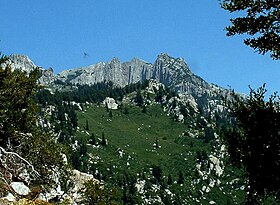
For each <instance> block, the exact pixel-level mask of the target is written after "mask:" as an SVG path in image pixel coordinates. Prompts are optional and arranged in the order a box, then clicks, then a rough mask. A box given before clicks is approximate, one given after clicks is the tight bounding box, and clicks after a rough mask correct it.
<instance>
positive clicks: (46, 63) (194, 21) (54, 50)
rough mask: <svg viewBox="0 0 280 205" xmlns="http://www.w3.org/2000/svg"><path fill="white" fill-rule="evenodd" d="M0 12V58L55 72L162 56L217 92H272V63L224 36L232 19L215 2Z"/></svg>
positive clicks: (162, 0)
mask: <svg viewBox="0 0 280 205" xmlns="http://www.w3.org/2000/svg"><path fill="white" fill-rule="evenodd" d="M1 7H2V9H1V17H2V18H1V32H0V40H1V41H0V51H1V52H3V53H4V54H6V55H10V54H24V55H28V56H29V57H30V59H31V60H32V61H33V62H34V63H35V64H36V65H39V66H42V67H44V68H48V67H53V68H54V70H55V72H56V73H58V72H60V71H61V70H64V69H71V68H76V67H82V66H86V65H90V64H95V63H97V62H100V61H105V62H107V61H110V60H111V59H112V58H113V57H118V58H119V59H120V60H121V61H129V60H131V59H132V58H133V57H138V58H140V59H143V60H145V61H147V62H151V63H153V62H154V61H155V59H156V57H157V55H158V54H160V53H168V54H170V55H171V56H173V57H183V58H184V59H185V60H186V62H187V63H188V65H189V67H190V68H191V70H192V71H193V72H194V73H195V74H197V75H199V76H201V77H202V78H204V79H205V80H206V81H208V82H211V83H215V84H218V85H220V86H222V87H227V86H228V85H230V86H231V87H232V88H234V89H235V90H237V91H239V92H243V93H248V91H249V89H248V85H251V86H252V87H254V88H256V87H259V86H261V85H262V84H263V83H267V88H268V90H269V91H271V92H272V91H280V85H279V77H280V61H275V60H272V59H271V58H270V57H269V55H265V56H262V55H258V54H257V53H255V52H254V51H253V50H252V49H251V48H249V47H246V46H245V45H244V44H243V42H242V37H238V36H237V37H231V38H229V37H226V35H225V34H226V32H225V30H224V28H225V27H226V26H227V25H229V24H230V22H229V19H230V17H233V15H232V14H229V13H228V12H227V11H224V10H223V9H221V8H220V6H219V1H218V0H141V1H140V0H48V1H46V0H28V1H23V0H20V1H19V0H1ZM84 52H86V53H87V54H88V56H87V57H86V58H85V57H84Z"/></svg>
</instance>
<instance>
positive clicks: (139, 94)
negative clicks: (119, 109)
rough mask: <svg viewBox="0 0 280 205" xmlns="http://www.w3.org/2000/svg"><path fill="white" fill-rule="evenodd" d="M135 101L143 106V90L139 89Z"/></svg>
mask: <svg viewBox="0 0 280 205" xmlns="http://www.w3.org/2000/svg"><path fill="white" fill-rule="evenodd" d="M134 102H135V103H136V105H137V106H139V107H141V106H143V104H144V98H143V96H142V94H141V90H137V93H136V96H135V98H134Z"/></svg>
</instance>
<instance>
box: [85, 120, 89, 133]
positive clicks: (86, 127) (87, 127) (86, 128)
mask: <svg viewBox="0 0 280 205" xmlns="http://www.w3.org/2000/svg"><path fill="white" fill-rule="evenodd" d="M85 130H87V131H89V126H88V120H86V126H85Z"/></svg>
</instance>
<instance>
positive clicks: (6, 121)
mask: <svg viewBox="0 0 280 205" xmlns="http://www.w3.org/2000/svg"><path fill="white" fill-rule="evenodd" d="M6 60H7V59H6V58H5V57H2V58H1V59H0V64H1V63H4V62H5V61H6ZM38 76H39V70H38V69H36V70H34V71H33V72H31V73H30V74H29V76H26V73H23V72H20V71H14V72H13V71H12V70H11V67H10V66H9V65H7V66H6V67H5V68H0V124H1V132H0V144H1V146H4V147H6V146H17V145H19V144H20V143H21V141H22V136H21V135H20V133H22V132H23V133H27V132H30V131H34V130H35V129H36V128H35V126H34V125H35V124H36V114H37V111H38V108H37V106H36V104H35V103H34V101H33V99H32V97H33V95H34V94H35V92H36V90H37V89H38V88H39V87H38V85H37V79H38ZM7 143H10V144H9V145H8V144H7Z"/></svg>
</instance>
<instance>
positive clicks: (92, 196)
mask: <svg viewBox="0 0 280 205" xmlns="http://www.w3.org/2000/svg"><path fill="white" fill-rule="evenodd" d="M81 193H82V195H83V200H82V203H83V204H85V205H94V204H96V205H117V204H119V203H117V198H118V197H117V192H116V190H115V189H112V190H108V189H107V188H106V187H105V188H104V187H102V186H101V185H100V184H97V183H96V182H94V181H92V180H91V181H87V182H85V184H84V190H82V192H81Z"/></svg>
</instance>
